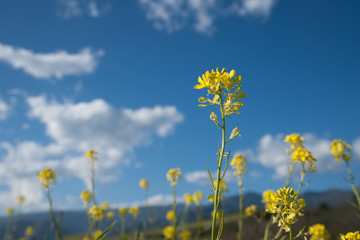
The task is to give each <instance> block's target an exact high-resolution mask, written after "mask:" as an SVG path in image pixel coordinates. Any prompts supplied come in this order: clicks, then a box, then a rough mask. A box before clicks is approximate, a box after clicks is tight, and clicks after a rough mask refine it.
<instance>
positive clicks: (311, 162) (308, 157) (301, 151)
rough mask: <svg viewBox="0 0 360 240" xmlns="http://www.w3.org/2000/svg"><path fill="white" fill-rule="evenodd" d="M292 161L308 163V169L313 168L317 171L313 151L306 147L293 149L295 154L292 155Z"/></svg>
mask: <svg viewBox="0 0 360 240" xmlns="http://www.w3.org/2000/svg"><path fill="white" fill-rule="evenodd" d="M291 159H292V162H293V163H294V162H299V163H300V164H304V165H308V166H307V167H306V170H310V169H311V170H312V171H314V172H315V171H316V169H315V162H316V159H315V158H314V157H313V155H312V153H311V152H309V151H308V150H307V149H306V148H304V147H298V148H297V149H295V150H294V151H293V154H292V156H291Z"/></svg>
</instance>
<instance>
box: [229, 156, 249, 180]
mask: <svg viewBox="0 0 360 240" xmlns="http://www.w3.org/2000/svg"><path fill="white" fill-rule="evenodd" d="M230 166H231V168H232V169H234V175H244V174H245V173H246V171H247V169H246V159H245V157H244V156H242V155H241V154H236V155H235V156H234V158H233V159H232V160H231V162H230Z"/></svg>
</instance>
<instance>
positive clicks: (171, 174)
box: [166, 168, 181, 186]
mask: <svg viewBox="0 0 360 240" xmlns="http://www.w3.org/2000/svg"><path fill="white" fill-rule="evenodd" d="M180 175H181V170H180V168H172V169H170V170H169V171H168V172H167V174H166V179H167V180H168V181H169V182H170V185H171V186H175V185H176V183H177V181H178V179H179V177H180Z"/></svg>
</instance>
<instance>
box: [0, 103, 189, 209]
mask: <svg viewBox="0 0 360 240" xmlns="http://www.w3.org/2000/svg"><path fill="white" fill-rule="evenodd" d="M27 103H28V105H29V113H28V116H29V118H31V119H33V120H37V121H39V122H40V123H42V124H43V125H44V127H45V130H46V135H47V136H48V137H49V138H50V139H51V141H50V142H49V143H47V144H44V143H39V142H35V141H22V142H18V143H15V144H13V143H9V142H1V143H0V149H1V153H2V156H1V159H3V161H1V162H0V183H1V184H4V185H5V186H7V187H8V188H9V189H10V193H9V195H10V196H15V195H16V194H24V195H26V196H29V202H28V204H29V205H27V206H30V205H31V206H32V207H33V209H34V205H36V204H40V205H41V200H43V198H42V191H41V188H39V184H38V180H37V179H36V177H35V174H36V173H37V172H39V171H40V170H42V169H43V168H45V167H51V168H54V170H55V171H56V172H57V173H58V175H59V176H61V177H62V178H78V179H81V180H82V181H83V182H84V183H85V184H86V185H87V186H88V187H90V181H89V179H90V176H89V172H88V169H87V168H84V166H86V165H87V160H86V159H85V157H84V152H86V151H87V150H89V149H95V150H96V151H98V152H99V159H101V164H98V165H97V169H96V171H97V180H98V181H99V182H103V183H104V182H110V181H114V180H116V179H117V177H118V176H119V173H121V168H122V166H125V165H128V164H130V163H131V160H132V158H131V156H132V153H133V151H134V149H135V148H136V147H138V146H142V145H149V144H150V143H151V141H152V139H154V138H155V137H166V136H168V135H169V134H171V133H172V132H173V131H174V129H175V126H176V125H177V124H178V123H180V122H181V121H182V120H183V115H182V114H181V113H180V112H178V111H177V109H176V108H175V107H173V106H155V107H153V108H145V107H144V108H139V109H127V108H125V109H115V108H113V107H112V106H111V105H109V104H108V103H107V102H105V101H104V100H102V99H96V100H93V101H91V102H79V103H73V102H63V103H61V102H56V101H49V100H47V98H46V97H45V96H37V97H27ZM15 183H16V184H15ZM25 183H26V185H24V184H25ZM0 186H1V185H0ZM33 195H36V196H33ZM1 203H2V202H0V204H1ZM40 205H39V206H40ZM1 207H6V206H1Z"/></svg>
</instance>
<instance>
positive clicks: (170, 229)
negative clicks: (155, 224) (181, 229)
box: [163, 226, 175, 239]
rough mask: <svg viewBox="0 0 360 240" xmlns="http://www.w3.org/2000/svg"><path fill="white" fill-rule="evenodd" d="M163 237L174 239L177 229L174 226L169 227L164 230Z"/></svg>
mask: <svg viewBox="0 0 360 240" xmlns="http://www.w3.org/2000/svg"><path fill="white" fill-rule="evenodd" d="M163 235H164V237H165V238H166V239H174V237H175V229H174V227H173V226H167V227H165V228H164V230H163Z"/></svg>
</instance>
